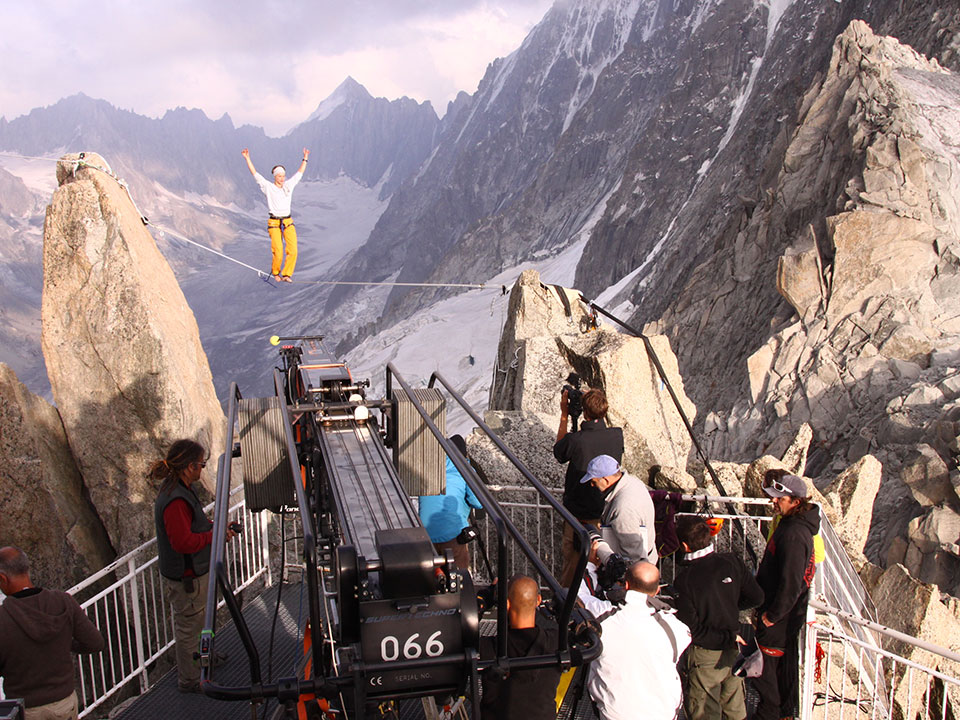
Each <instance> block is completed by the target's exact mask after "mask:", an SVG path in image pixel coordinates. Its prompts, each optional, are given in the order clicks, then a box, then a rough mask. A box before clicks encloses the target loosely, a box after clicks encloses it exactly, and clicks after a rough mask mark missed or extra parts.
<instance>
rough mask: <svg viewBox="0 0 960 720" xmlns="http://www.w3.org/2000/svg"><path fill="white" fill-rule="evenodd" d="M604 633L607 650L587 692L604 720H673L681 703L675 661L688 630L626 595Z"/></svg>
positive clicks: (639, 597)
mask: <svg viewBox="0 0 960 720" xmlns="http://www.w3.org/2000/svg"><path fill="white" fill-rule="evenodd" d="M655 615H656V616H659V619H660V620H661V621H662V622H663V623H665V624H666V626H667V628H669V631H670V634H669V635H668V633H667V630H666V629H664V626H663V625H661V623H660V622H658V620H657V617H655ZM600 627H601V628H602V629H603V633H602V635H601V637H600V639H601V641H602V642H603V650H602V652H601V653H600V657H598V658H597V659H596V660H594V661H593V662H592V663H591V664H590V674H589V676H588V678H587V688H588V689H589V690H590V696H591V697H592V698H593V700H594V702H595V703H596V704H597V709H598V710H599V711H600V717H601V718H602V720H636V718H640V717H642V718H643V719H644V720H673V718H674V717H676V713H677V708H679V707H680V701H681V699H682V693H681V689H680V675H678V674H677V660H678V659H679V657H680V653H682V652H683V651H684V649H685V648H686V647H687V645H689V644H690V629H689V628H688V627H687V626H686V625H684V624H683V623H682V622H680V621H679V620H677V617H676V615H675V614H674V613H673V612H672V611H662V610H661V611H655V610H654V609H653V608H652V607H650V605H648V604H647V596H646V595H644V594H643V593H640V592H637V591H636V590H627V600H626V603H625V604H624V605H623V607H621V608H620V610H618V611H617V612H615V613H613V614H612V615H609V616H608V617H606V618H604V619H603V620H602V621H601V623H600ZM671 635H672V636H673V643H671V641H670V636H671Z"/></svg>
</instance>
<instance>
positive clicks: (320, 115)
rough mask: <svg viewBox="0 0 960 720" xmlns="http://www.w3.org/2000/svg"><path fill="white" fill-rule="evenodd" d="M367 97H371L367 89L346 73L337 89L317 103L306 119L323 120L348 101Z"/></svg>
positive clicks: (309, 120)
mask: <svg viewBox="0 0 960 720" xmlns="http://www.w3.org/2000/svg"><path fill="white" fill-rule="evenodd" d="M369 98H371V95H370V93H369V92H367V89H366V88H365V87H364V86H363V85H361V84H360V83H358V82H357V81H356V80H354V79H353V78H352V77H350V76H349V75H348V76H347V78H346V79H345V80H344V81H343V82H342V83H340V84H339V85H338V86H337V89H336V90H334V91H333V92H332V93H330V95H329V97H327V98H326V99H325V100H323V101H322V102H321V103H320V104H319V105H317V109H316V110H314V111H313V114H311V115H310V117H308V118H307V120H306V121H307V122H313V121H314V120H317V121H319V120H325V119H326V118H328V117H330V113H332V112H333V111H334V110H336V109H337V108H338V107H340V106H341V105H344V104H346V103H349V102H350V101H356V100H367V99H369Z"/></svg>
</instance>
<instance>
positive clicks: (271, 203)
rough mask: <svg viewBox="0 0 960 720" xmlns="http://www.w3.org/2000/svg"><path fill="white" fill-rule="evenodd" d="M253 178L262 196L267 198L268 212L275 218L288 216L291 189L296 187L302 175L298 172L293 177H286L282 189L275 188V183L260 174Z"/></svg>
mask: <svg viewBox="0 0 960 720" xmlns="http://www.w3.org/2000/svg"><path fill="white" fill-rule="evenodd" d="M253 177H254V179H255V180H256V181H257V185H259V186H260V189H261V190H263V194H264V195H266V196H267V208H268V209H269V210H270V214H271V215H276V216H277V217H287V216H289V215H290V200H291V197H292V195H293V189H294V188H295V187H296V186H297V183H298V182H300V178H302V177H303V173H299V172H298V173H297V174H296V175H294V176H293V177H288V178H287V180H286V182H284V183H283V187H277V184H276V183H275V182H272V181H271V180H267V179H266V178H265V177H264V176H263V175H261V174H260V173H256V174H255V175H254V176H253Z"/></svg>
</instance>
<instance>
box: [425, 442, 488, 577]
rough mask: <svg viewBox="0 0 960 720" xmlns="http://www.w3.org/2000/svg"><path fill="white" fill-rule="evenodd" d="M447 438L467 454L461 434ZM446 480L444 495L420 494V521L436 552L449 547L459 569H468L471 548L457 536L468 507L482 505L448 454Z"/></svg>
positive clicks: (463, 524)
mask: <svg viewBox="0 0 960 720" xmlns="http://www.w3.org/2000/svg"><path fill="white" fill-rule="evenodd" d="M448 440H449V441H450V442H451V443H453V445H454V447H455V448H456V449H457V450H458V451H459V452H460V454H461V455H462V456H463V457H464V458H466V457H467V443H466V442H465V441H464V439H463V438H462V437H461V436H460V435H454V436H452V437H450V438H448ZM446 484H447V487H446V492H445V493H444V494H443V495H421V496H420V521H421V522H422V523H423V526H424V527H425V528H426V529H427V534H428V535H430V540H431V542H433V544H434V546H435V547H436V548H437V552H439V553H440V554H443V552H444V550H446V549H447V548H450V549H451V550H452V551H453V559H454V562H455V563H456V566H457V567H458V568H460V569H461V570H468V569H469V567H470V551H469V549H468V548H467V546H466V545H464V544H461V543H459V542H458V541H457V537H458V536H459V535H460V532H461V531H462V530H463V529H464V528H465V527H467V526H468V525H469V524H470V523H469V520H468V518H469V516H470V508H477V509H479V508H480V507H482V506H481V505H480V501H479V500H477V496H476V495H474V494H473V491H472V490H471V489H470V488H469V487H467V483H466V481H464V479H463V476H462V475H460V472H459V471H458V470H457V468H456V466H455V465H454V464H453V461H451V460H450V458H449V457H448V458H447V479H446Z"/></svg>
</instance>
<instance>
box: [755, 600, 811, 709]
mask: <svg viewBox="0 0 960 720" xmlns="http://www.w3.org/2000/svg"><path fill="white" fill-rule="evenodd" d="M806 618H807V594H806V593H804V594H803V596H802V597H801V598H800V599H799V600H798V601H797V604H796V605H794V606H793V609H792V610H791V611H790V613H789V614H788V615H787V617H785V618H783V619H782V620H781V621H780V622H778V623H775V624H774V625H772V626H770V627H760V628H758V629H757V642H758V643H759V644H760V645H761V646H762V647H765V648H773V649H777V650H780V651H782V652H783V654H782V655H781V656H779V657H777V656H774V655H770V654H767V653H764V655H763V672H762V673H761V675H760V677H758V678H754V679H753V689H754V690H756V691H757V695H759V696H760V701H759V702H758V703H757V710H756V712H755V713H754V715H753V717H754V720H779V718H789V717H795V716H796V714H797V708H798V707H799V704H800V697H799V695H800V631H801V630H802V629H803V625H804V623H805V622H806ZM758 623H761V625H762V621H759V620H758Z"/></svg>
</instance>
